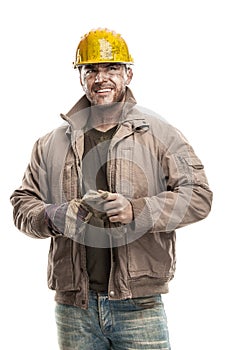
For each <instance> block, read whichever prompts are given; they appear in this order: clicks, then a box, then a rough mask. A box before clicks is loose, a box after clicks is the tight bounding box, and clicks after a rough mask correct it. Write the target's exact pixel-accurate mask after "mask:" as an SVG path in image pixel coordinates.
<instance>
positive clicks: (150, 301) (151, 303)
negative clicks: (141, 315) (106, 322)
mask: <svg viewBox="0 0 233 350" xmlns="http://www.w3.org/2000/svg"><path fill="white" fill-rule="evenodd" d="M132 302H133V304H134V305H135V306H136V307H138V308H141V309H152V308H153V307H155V306H158V305H160V304H161V297H160V295H150V296H145V297H138V298H132Z"/></svg>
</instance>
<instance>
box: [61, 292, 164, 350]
mask: <svg viewBox="0 0 233 350" xmlns="http://www.w3.org/2000/svg"><path fill="white" fill-rule="evenodd" d="M56 322H57V330H58V342H59V346H60V349H61V350H110V349H112V350H136V349H143V350H146V349H147V350H148V349H150V350H155V349H157V350H158V349H163V350H170V345H169V335H168V329H167V320H166V315H165V311H164V307H163V302H162V299H161V295H155V296H150V297H143V298H134V299H127V300H114V301H113V300H109V299H108V296H107V295H106V294H104V293H95V292H90V298H89V308H88V309H87V310H83V309H81V308H78V307H75V306H70V305H63V304H56Z"/></svg>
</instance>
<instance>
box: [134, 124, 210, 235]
mask: <svg viewBox="0 0 233 350" xmlns="http://www.w3.org/2000/svg"><path fill="white" fill-rule="evenodd" d="M164 140H165V141H164V142H163V150H162V152H161V153H162V156H161V159H160V166H161V168H162V173H163V181H164V189H161V192H160V193H158V194H157V195H155V196H152V197H144V198H139V199H132V200H131V203H132V206H133V211H134V217H135V221H134V224H135V230H136V231H137V232H142V231H143V232H146V231H148V230H152V231H153V232H154V231H156V232H170V231H173V230H175V229H177V228H180V227H183V226H186V225H189V224H191V223H195V222H197V221H200V220H202V219H204V218H205V217H207V215H208V214H209V212H210V209H211V204H212V192H211V190H210V188H209V185H208V181H207V178H206V174H205V172H204V166H203V164H202V163H201V161H200V159H199V158H198V157H197V155H196V154H195V152H194V150H193V148H192V147H191V146H190V144H189V143H188V142H187V140H186V139H185V138H184V137H183V135H182V134H181V133H180V132H178V131H177V130H176V129H174V128H172V127H171V128H170V129H169V132H168V133H167V134H166V137H164ZM164 145H166V147H165V146H164ZM150 180H151V181H153V179H150Z"/></svg>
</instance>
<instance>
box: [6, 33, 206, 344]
mask: <svg viewBox="0 0 233 350" xmlns="http://www.w3.org/2000/svg"><path fill="white" fill-rule="evenodd" d="M132 64H133V59H132V57H131V56H130V54H129V52H128V47H127V45H126V43H125V41H124V40H123V38H122V37H121V36H120V35H119V34H116V33H115V32H112V31H109V30H107V29H97V30H92V31H90V32H89V33H88V34H86V35H85V36H84V37H83V38H82V39H81V41H80V43H79V45H78V48H77V52H76V60H75V62H74V68H78V70H79V73H80V83H81V85H82V87H83V90H84V92H85V95H84V96H83V97H82V98H81V99H80V100H79V101H78V102H77V103H76V104H75V106H74V107H73V108H72V109H71V110H70V111H69V112H68V114H66V115H62V117H63V119H65V121H66V124H65V125H62V126H61V127H59V128H58V129H56V130H54V131H52V132H50V133H49V134H47V135H45V136H43V137H42V138H40V139H39V140H38V141H37V142H36V144H35V146H34V149H33V152H32V157H31V162H30V164H29V165H28V168H27V170H26V172H25V176H24V179H23V183H22V186H21V187H20V188H19V189H17V190H16V191H15V192H14V193H13V194H12V196H11V202H12V204H13V206H14V221H15V225H16V226H17V227H18V229H19V230H21V231H23V232H25V233H26V234H28V235H29V236H32V237H37V238H46V237H50V238H51V248H50V253H49V262H48V285H49V288H51V289H54V290H55V291H56V296H55V300H56V321H57V329H58V339H59V345H60V349H63V350H69V349H70V350H71V349H72V350H75V349H79V350H82V349H85V350H86V349H98V350H101V349H115V350H127V349H143V350H145V349H163V350H165V349H170V344H169V335H168V328H167V321H166V315H165V311H164V307H163V302H162V299H161V294H162V293H167V292H168V283H169V281H170V280H171V279H172V278H173V276H174V272H175V264H176V254H175V230H176V229H177V228H179V227H183V226H185V225H188V224H191V223H194V222H197V221H199V220H202V219H204V218H205V217H206V216H207V215H208V213H209V211H210V208H211V202H212V192H211V191H210V189H209V186H208V182H207V179H206V175H205V173H204V170H203V165H202V163H201V161H200V160H199V158H198V157H197V156H196V154H195V153H194V151H193V149H192V147H191V146H190V144H189V143H188V142H187V140H186V139H185V138H184V137H183V135H182V134H181V133H180V132H179V131H178V130H176V129H175V128H174V127H172V126H171V125H169V124H168V123H166V122H165V121H163V120H161V118H159V117H158V116H156V115H155V114H153V113H150V112H148V111H147V110H145V109H142V108H139V107H138V106H137V104H136V101H135V98H134V97H133V94H132V92H131V91H130V89H129V88H128V85H129V83H130V81H131V79H132V76H133V72H132Z"/></svg>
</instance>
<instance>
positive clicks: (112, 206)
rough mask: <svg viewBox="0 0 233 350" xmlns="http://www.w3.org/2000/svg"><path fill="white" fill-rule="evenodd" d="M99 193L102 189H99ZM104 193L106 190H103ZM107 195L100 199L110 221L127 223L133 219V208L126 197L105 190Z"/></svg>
mask: <svg viewBox="0 0 233 350" xmlns="http://www.w3.org/2000/svg"><path fill="white" fill-rule="evenodd" d="M98 192H99V193H103V191H101V190H99V191H98ZM104 193H106V192H104ZM107 194H108V196H107V197H106V196H105V197H106V198H104V199H103V197H102V200H103V201H104V202H102V205H103V210H104V212H105V213H106V215H107V217H108V219H109V221H110V222H113V223H116V222H119V223H121V224H129V223H131V222H132V220H133V208H132V205H131V203H130V201H129V200H128V199H126V198H125V197H124V196H123V195H121V194H119V193H112V192H107Z"/></svg>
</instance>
